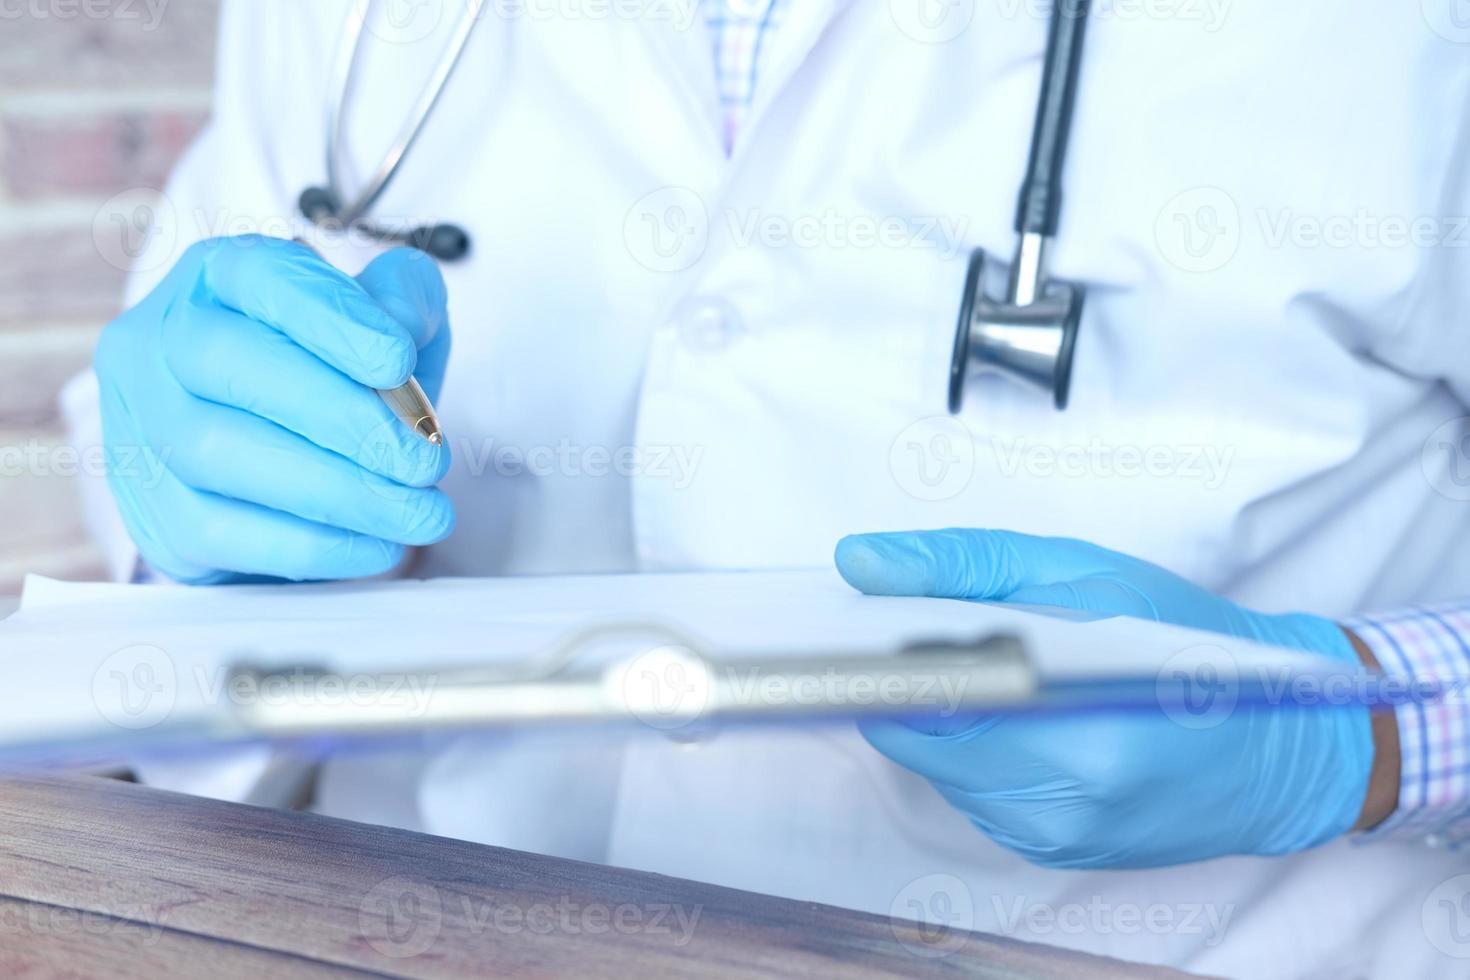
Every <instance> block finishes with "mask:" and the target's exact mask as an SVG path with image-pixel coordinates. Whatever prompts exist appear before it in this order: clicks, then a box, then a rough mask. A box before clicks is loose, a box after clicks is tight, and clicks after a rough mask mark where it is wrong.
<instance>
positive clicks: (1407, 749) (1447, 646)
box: [1347, 600, 1470, 846]
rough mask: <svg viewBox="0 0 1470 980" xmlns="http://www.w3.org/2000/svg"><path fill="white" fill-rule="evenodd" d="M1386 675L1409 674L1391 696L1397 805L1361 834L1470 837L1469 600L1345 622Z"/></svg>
mask: <svg viewBox="0 0 1470 980" xmlns="http://www.w3.org/2000/svg"><path fill="white" fill-rule="evenodd" d="M1347 625H1348V627H1349V628H1350V629H1351V630H1353V632H1355V633H1357V634H1358V636H1359V637H1361V638H1362V640H1363V642H1364V643H1366V644H1367V645H1368V646H1369V648H1371V649H1372V651H1373V654H1374V656H1376V657H1377V658H1378V663H1379V666H1380V667H1382V669H1383V671H1384V673H1385V674H1386V675H1389V676H1396V677H1400V678H1403V679H1411V680H1412V681H1413V682H1414V685H1413V688H1412V692H1411V693H1409V694H1407V695H1406V696H1404V697H1395V698H1394V702H1395V703H1394V713H1395V715H1396V718H1397V721H1398V729H1399V748H1400V751H1401V753H1402V756H1403V759H1402V767H1401V773H1402V775H1401V777H1400V780H1399V805H1398V809H1397V810H1395V811H1394V813H1393V815H1392V816H1390V817H1389V818H1388V819H1387V820H1385V821H1384V822H1383V823H1382V824H1380V825H1379V826H1378V827H1377V828H1375V829H1374V830H1373V831H1372V832H1370V833H1369V834H1368V835H1366V836H1367V837H1369V838H1377V837H1381V836H1393V837H1406V836H1417V837H1423V838H1425V839H1426V840H1427V841H1428V843H1430V844H1434V845H1439V846H1459V845H1460V844H1462V843H1463V842H1465V841H1466V840H1470V699H1467V697H1466V688H1467V685H1470V600H1464V601H1459V602H1455V603H1449V604H1444V605H1437V606H1420V607H1416V608H1413V609H1408V610H1403V611H1400V612H1395V613H1387V614H1383V615H1373V616H1363V617H1359V618H1357V619H1354V620H1351V621H1349V622H1348V624H1347Z"/></svg>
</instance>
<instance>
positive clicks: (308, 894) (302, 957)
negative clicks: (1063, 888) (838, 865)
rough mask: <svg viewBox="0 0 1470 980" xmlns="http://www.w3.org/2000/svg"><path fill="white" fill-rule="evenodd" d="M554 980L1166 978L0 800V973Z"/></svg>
mask: <svg viewBox="0 0 1470 980" xmlns="http://www.w3.org/2000/svg"><path fill="white" fill-rule="evenodd" d="M912 949H917V950H919V951H920V952H922V953H930V954H933V953H936V952H942V953H943V954H944V955H929V956H921V955H918V954H916V953H915V952H913V951H912ZM568 975H572V976H578V977H639V978H658V977H755V976H781V977H832V976H842V977H853V978H861V977H890V976H975V977H990V978H997V980H999V978H1007V980H1019V978H1063V977H1067V978H1074V977H1105V978H1115V977H1156V978H1163V977H1177V976H1179V974H1175V973H1171V972H1169V971H1163V970H1153V969H1147V968H1143V967H1133V966H1129V965H1127V964H1122V963H1119V962H1117V961H1114V960H1105V959H1096V958H1093V957H1087V956H1082V955H1079V954H1076V953H1069V952H1063V951H1061V950H1054V949H1050V948H1048V947H1044V946H1036V945H1031V944H1026V943H1021V942H1016V941H1012V940H1006V939H1000V938H996V937H990V936H982V935H978V934H974V933H957V934H949V935H948V936H945V937H942V938H941V939H939V940H937V941H936V940H935V939H934V938H933V937H932V936H931V937H930V941H929V942H928V943H926V942H925V939H924V937H923V936H921V935H920V933H919V931H918V927H917V926H916V925H914V924H911V923H904V922H899V921H895V920H890V919H888V918H885V917H883V916H879V915H868V914H864V913H858V912H851V911H846V910H843V909H837V908H832V907H829V906H825V905H813V904H806V903H801V902H792V901H786V900H784V899H777V898H771V897H768V896H763V895H756V894H753V893H750V892H743V891H737V890H734V889H730V888H717V887H714V886H711V885H703V884H698V883H695V882H690V881H684V880H681V879H678V878H668V877H664V876H662V875H653V874H645V873H641V872H634V871H624V870H618V869H614V868H606V867H602V866H600V865H592V864H583V863H580V862H575V861H562V860H558V859H554V858H547V857H541V856H537V855H532V854H525V853H521V852H519V851H507V850H502V849H500V848H494V847H484V846H481V845H478V844H469V843H465V842H463V841H454V840H448V839H445V838H439V837H429V836H425V835H422V834H414V833H409V832H406V831H401V830H393V829H389V828H384V827H374V826H370V825H367V824H358V823H351V822H348V821H344V820H333V819H329V818H326V817H319V816H315V815H312V814H305V813H292V812H286V811H278V810H266V809H261V808H259V807H250V806H240V805H237V804H231V803H220V802H218V801H213V800H204V799H198V798H195V797H189V796H182V795H179V794H175V793H166V792H161V791H159V790H153V789H148V788H145V787H141V786H135V785H132V784H129V783H123V782H117V781H113V780H106V779H101V778H97V777H86V776H70V777H37V778H29V777H28V778H23V779H14V780H9V781H5V782H0V976H5V977H52V976H108V977H120V978H129V977H138V978H154V977H162V976H191V977H207V978H210V980H220V978H225V977H236V976H249V977H252V978H269V977H284V976H292V977H296V976H304V977H344V976H391V977H467V976H516V977H559V976H568Z"/></svg>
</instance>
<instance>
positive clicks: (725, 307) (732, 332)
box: [675, 296, 742, 351]
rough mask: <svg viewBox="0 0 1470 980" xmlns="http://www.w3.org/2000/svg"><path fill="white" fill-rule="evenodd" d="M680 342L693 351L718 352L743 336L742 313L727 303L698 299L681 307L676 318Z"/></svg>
mask: <svg viewBox="0 0 1470 980" xmlns="http://www.w3.org/2000/svg"><path fill="white" fill-rule="evenodd" d="M675 323H676V324H677V325H678V331H679V339H680V341H681V342H682V343H683V344H684V346H685V347H687V348H689V349H690V350H693V351H718V350H723V349H724V348H726V347H728V346H729V345H730V343H731V341H732V340H734V339H735V337H736V336H737V335H738V334H739V333H740V332H741V329H742V327H741V322H740V313H739V311H738V310H736V309H735V307H734V306H733V305H732V304H731V303H729V302H728V301H726V300H723V299H720V298H719V297H715V296H695V297H691V298H690V299H687V300H685V301H684V302H683V303H681V304H680V306H679V310H678V312H677V313H676V315H675Z"/></svg>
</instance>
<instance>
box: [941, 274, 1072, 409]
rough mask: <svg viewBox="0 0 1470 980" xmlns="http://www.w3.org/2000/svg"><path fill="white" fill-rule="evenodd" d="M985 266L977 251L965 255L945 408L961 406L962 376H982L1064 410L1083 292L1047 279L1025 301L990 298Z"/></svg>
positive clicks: (962, 401)
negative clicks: (1003, 381) (997, 378)
mask: <svg viewBox="0 0 1470 980" xmlns="http://www.w3.org/2000/svg"><path fill="white" fill-rule="evenodd" d="M985 266H986V257H985V252H984V250H983V249H978V248H977V249H975V251H973V252H972V253H970V268H969V271H968V272H967V273H966V275H965V292H964V298H963V300H962V301H961V304H960V317H959V322H958V323H957V324H956V325H955V337H954V354H953V356H952V357H951V358H950V364H949V410H950V412H951V413H957V412H959V410H960V407H961V406H962V405H963V403H964V391H965V382H966V380H967V379H968V378H970V377H971V376H975V375H986V374H989V375H997V376H1000V377H1004V378H1009V379H1010V380H1012V381H1017V382H1020V383H1021V384H1023V385H1025V386H1027V387H1029V388H1033V389H1036V390H1038V391H1041V392H1042V393H1044V394H1050V395H1051V396H1052V403H1053V404H1054V405H1056V407H1057V408H1058V409H1063V408H1066V407H1067V397H1068V395H1069V394H1070V393H1071V387H1072V358H1073V354H1074V353H1075V351H1076V349H1077V330H1078V327H1080V326H1081V323H1082V306H1083V302H1084V301H1085V299H1086V295H1087V294H1086V290H1084V289H1083V288H1082V287H1081V286H1078V285H1074V284H1073V283H1069V282H1062V281H1060V280H1056V279H1048V280H1045V281H1044V282H1043V283H1042V289H1043V290H1044V292H1043V293H1041V294H1040V295H1037V296H1035V297H1034V298H1032V299H1031V301H1030V302H1028V303H1024V304H1022V303H1017V302H1014V301H1011V300H1004V301H1001V300H995V299H992V298H991V297H990V296H988V295H987V294H986V291H985Z"/></svg>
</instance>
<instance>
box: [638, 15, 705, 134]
mask: <svg viewBox="0 0 1470 980" xmlns="http://www.w3.org/2000/svg"><path fill="white" fill-rule="evenodd" d="M668 7H669V9H670V11H671V14H670V17H669V18H668V20H659V21H655V22H653V23H652V24H651V25H650V29H649V30H648V31H646V32H644V36H645V37H646V38H647V39H648V44H649V46H650V47H651V48H652V49H653V50H654V52H655V54H656V56H657V57H658V59H659V60H661V61H663V62H664V64H665V65H667V67H668V70H667V75H668V85H669V88H670V90H671V91H673V92H675V93H676V94H677V101H678V103H679V106H680V109H681V111H683V113H684V114H685V116H686V118H687V119H688V121H689V129H690V131H692V132H696V133H699V134H701V138H702V139H704V140H707V141H708V143H709V145H710V146H711V147H713V148H714V149H715V150H716V151H717V152H718V153H719V154H720V155H721V156H723V155H724V152H725V150H724V146H723V145H722V143H721V132H722V125H723V124H722V122H721V119H720V95H719V92H718V90H717V89H716V87H715V63H714V39H713V37H712V36H711V34H710V29H709V22H708V21H707V20H706V19H705V13H704V11H703V10H701V9H700V3H699V0H672V2H670V3H669V4H668Z"/></svg>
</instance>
